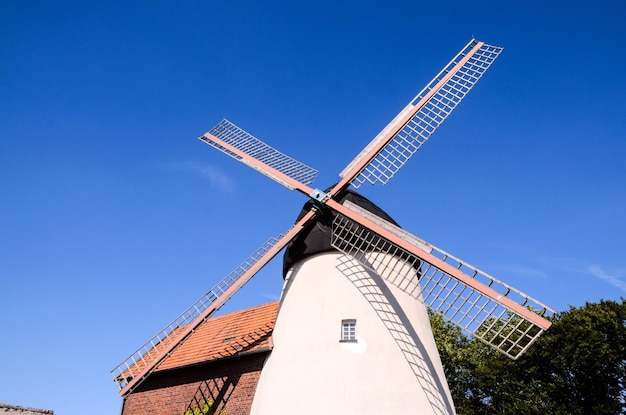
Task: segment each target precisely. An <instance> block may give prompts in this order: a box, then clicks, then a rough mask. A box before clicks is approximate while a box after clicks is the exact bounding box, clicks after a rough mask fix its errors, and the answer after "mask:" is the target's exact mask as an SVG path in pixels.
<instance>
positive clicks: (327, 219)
mask: <svg viewBox="0 0 626 415" xmlns="http://www.w3.org/2000/svg"><path fill="white" fill-rule="evenodd" d="M329 190H330V189H328V190H327V192H328V191H329ZM335 200H336V201H337V202H338V203H343V202H344V201H346V200H348V201H350V202H352V203H354V204H356V205H358V206H360V207H362V208H363V209H366V210H368V211H369V212H371V213H373V214H374V215H376V216H378V217H380V218H382V219H384V220H386V221H388V222H391V223H393V224H394V225H396V226H399V225H398V224H397V223H396V221H394V220H393V219H392V218H391V216H389V215H388V214H387V213H386V212H385V211H384V210H382V209H381V208H379V207H378V206H376V205H375V204H374V203H373V202H372V201H370V200H369V199H367V198H366V197H364V196H362V195H360V194H359V193H357V192H355V191H353V190H349V189H346V190H344V191H343V192H341V193H340V194H339V195H338V196H337V197H336V198H335ZM313 207H314V202H313V201H311V200H310V201H308V202H306V203H305V204H304V206H303V207H302V211H300V214H299V215H298V218H297V219H296V222H297V221H298V220H300V219H301V218H302V217H303V216H304V215H306V214H307V213H308V212H309V211H311V209H312V208H313ZM335 215H336V213H335V212H334V211H333V210H331V209H328V208H322V209H320V210H319V211H318V216H317V219H316V220H315V221H314V222H313V223H312V224H311V225H309V226H308V227H307V228H306V229H304V230H303V231H302V232H300V233H299V234H298V236H297V237H296V238H295V239H294V240H293V241H291V242H290V243H289V245H287V249H286V250H285V254H284V256H283V278H285V276H286V275H287V272H288V271H289V269H290V268H291V267H293V266H294V264H296V263H297V262H299V261H302V260H304V259H305V258H307V257H310V256H312V255H316V254H320V253H323V252H332V251H337V250H336V249H335V248H333V246H332V245H331V242H330V238H331V232H332V230H331V225H332V222H333V219H334V218H335Z"/></svg>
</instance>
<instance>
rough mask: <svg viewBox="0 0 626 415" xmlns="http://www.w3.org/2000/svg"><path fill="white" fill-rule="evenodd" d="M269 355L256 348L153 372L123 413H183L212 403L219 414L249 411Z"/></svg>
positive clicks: (239, 414) (237, 414) (244, 414)
mask: <svg viewBox="0 0 626 415" xmlns="http://www.w3.org/2000/svg"><path fill="white" fill-rule="evenodd" d="M266 357H267V351H265V352H256V353H251V354H247V355H243V356H237V357H233V358H228V359H223V360H219V361H213V362H209V363H205V364H200V365H194V366H190V367H187V368H179V369H172V370H167V371H162V372H156V373H153V374H152V375H150V377H148V379H146V380H145V381H144V382H143V383H142V384H141V385H140V386H139V387H138V388H137V389H136V390H134V391H133V392H132V393H131V394H129V395H128V396H126V398H125V399H124V405H123V409H122V415H151V414H158V415H183V414H184V413H185V411H186V410H187V409H192V410H193V409H194V408H202V406H203V405H204V404H211V403H212V405H213V408H214V409H217V410H216V411H215V414H220V413H223V414H225V415H247V414H249V413H250V407H251V406H252V399H253V398H254V392H255V391H256V385H257V383H258V381H259V376H260V375H261V369H262V367H263V362H264V361H265V358H266ZM220 410H224V411H225V412H220Z"/></svg>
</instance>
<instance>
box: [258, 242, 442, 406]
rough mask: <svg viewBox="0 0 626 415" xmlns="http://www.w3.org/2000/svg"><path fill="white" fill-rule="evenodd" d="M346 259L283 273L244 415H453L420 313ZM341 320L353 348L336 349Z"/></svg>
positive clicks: (314, 261) (326, 259) (325, 259)
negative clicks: (264, 355)
mask: <svg viewBox="0 0 626 415" xmlns="http://www.w3.org/2000/svg"><path fill="white" fill-rule="evenodd" d="M347 258H348V257H346V256H344V255H341V254H339V253H324V254H320V255H316V256H313V257H310V258H307V259H306V260H305V261H302V262H300V263H298V264H296V265H295V266H294V268H293V269H292V272H291V273H290V275H289V276H288V279H287V281H286V283H285V289H284V290H283V298H282V303H281V308H280V310H279V313H278V318H277V321H276V326H275V328H274V334H273V340H274V350H273V351H272V353H271V355H270V356H269V358H268V360H267V362H266V364H265V366H264V368H263V372H262V373H261V379H260V381H259V384H258V387H257V391H256V395H255V399H254V403H253V406H252V411H251V414H253V415H280V414H300V415H306V414H316V415H317V414H320V413H325V412H329V411H332V412H333V413H338V414H355V415H356V414H358V415H367V414H380V413H392V414H394V415H398V414H438V415H441V414H451V413H454V406H453V404H452V399H451V397H450V392H449V390H448V386H447V384H446V382H445V377H444V374H443V368H442V367H441V361H440V359H439V355H438V353H437V349H436V346H435V343H434V339H433V336H432V332H431V329H430V323H429V321H428V315H427V312H426V308H425V306H424V305H423V304H422V303H421V302H419V301H418V300H416V299H415V298H412V297H410V296H409V295H407V294H405V293H404V292H403V291H402V290H400V289H399V288H397V287H395V286H394V285H392V284H389V283H386V282H385V281H384V280H383V279H382V278H380V277H378V276H377V275H376V274H374V273H371V272H368V271H365V269H364V268H363V267H362V266H360V265H356V264H355V263H351V262H346V259H347ZM409 271H411V272H413V270H409ZM345 319H356V321H357V342H340V337H341V322H342V320H345Z"/></svg>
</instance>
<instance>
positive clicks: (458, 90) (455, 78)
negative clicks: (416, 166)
mask: <svg viewBox="0 0 626 415" xmlns="http://www.w3.org/2000/svg"><path fill="white" fill-rule="evenodd" d="M502 50H503V48H501V47H498V46H491V45H487V44H485V43H483V42H479V41H477V40H475V39H472V40H471V41H470V42H469V43H468V44H467V45H466V46H465V47H464V48H463V49H462V50H461V51H460V52H459V53H458V54H457V55H456V56H455V57H454V58H453V59H452V60H451V61H450V63H448V64H447V65H446V66H445V67H444V68H443V70H442V71H441V72H439V74H437V76H435V78H434V79H433V80H432V81H430V83H429V84H428V85H426V87H425V88H424V89H423V90H422V91H421V92H420V93H419V94H417V96H416V97H415V98H413V100H411V102H410V103H409V104H408V105H407V106H406V107H405V108H404V109H403V110H402V111H401V112H400V113H399V114H398V115H397V116H396V117H395V118H394V119H393V120H392V121H391V123H389V124H388V125H387V126H386V127H385V128H384V129H383V130H382V131H381V132H380V133H379V134H378V135H377V136H376V137H375V138H374V139H373V140H372V141H371V142H370V144H369V145H368V146H367V147H365V149H363V151H362V152H361V153H360V154H359V155H358V156H357V157H356V158H355V159H354V160H353V161H352V162H351V163H350V164H349V165H348V166H347V167H346V168H345V169H344V170H343V172H341V174H340V177H342V178H344V181H347V182H349V183H350V184H352V186H353V187H355V188H359V187H360V186H361V185H362V184H363V183H365V182H369V183H371V184H376V183H381V184H386V183H387V181H389V179H391V178H392V177H393V176H394V175H395V174H396V172H397V171H398V170H399V169H400V168H401V167H402V166H403V165H404V164H405V163H406V162H407V161H408V160H409V158H411V156H413V154H415V153H416V152H417V150H419V149H420V147H421V146H422V145H423V144H424V143H425V142H426V141H427V140H428V139H429V137H430V136H431V135H432V133H433V132H435V130H436V129H437V128H438V127H439V126H440V125H441V123H443V121H444V120H445V119H446V118H447V117H448V116H449V115H450V113H451V112H452V111H453V110H454V109H455V108H456V106H457V105H458V104H459V103H460V102H461V100H463V98H465V96H466V95H467V94H468V92H469V91H470V90H471V89H472V87H473V86H474V85H475V84H476V83H477V82H478V80H479V79H480V78H481V77H482V76H483V75H484V73H485V72H486V71H487V69H489V67H490V66H491V64H492V63H493V62H494V61H495V60H496V58H497V57H498V56H499V55H500V53H501V52H502Z"/></svg>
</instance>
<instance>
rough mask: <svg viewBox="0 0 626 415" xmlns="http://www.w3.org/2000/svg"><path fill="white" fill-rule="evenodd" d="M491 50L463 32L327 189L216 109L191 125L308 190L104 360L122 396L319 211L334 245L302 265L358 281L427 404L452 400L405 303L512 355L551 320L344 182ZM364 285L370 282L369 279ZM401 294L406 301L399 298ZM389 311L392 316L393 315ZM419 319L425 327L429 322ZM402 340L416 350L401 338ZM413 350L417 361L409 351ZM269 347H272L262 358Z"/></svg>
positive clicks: (436, 116)
mask: <svg viewBox="0 0 626 415" xmlns="http://www.w3.org/2000/svg"><path fill="white" fill-rule="evenodd" d="M501 52H502V48H501V47H497V46H491V45H488V44H485V43H484V42H480V41H477V40H475V39H472V40H471V41H470V42H469V43H468V44H467V45H466V46H465V47H464V48H463V49H461V51H460V52H459V53H458V54H457V55H456V56H455V57H454V58H453V59H452V60H451V61H450V62H449V63H448V64H447V65H446V66H445V67H444V68H443V69H442V70H441V72H439V74H437V76H435V78H434V79H433V80H432V81H431V82H430V83H429V84H428V85H427V86H426V87H425V88H424V89H423V90H422V91H421V92H420V93H419V94H418V95H417V96H416V97H415V98H414V99H412V100H411V101H410V102H409V104H408V105H407V106H406V107H405V108H404V109H403V110H402V111H401V112H400V113H399V114H398V115H397V116H396V117H395V118H394V119H393V120H392V121H391V122H390V123H389V124H388V125H387V126H386V127H385V128H384V129H383V130H382V131H381V132H380V133H379V134H378V135H377V136H376V137H375V138H374V139H373V140H372V141H371V142H370V143H369V144H368V145H367V146H366V147H365V149H363V151H362V152H361V153H360V154H359V155H358V156H357V157H356V158H355V159H354V160H353V161H352V162H351V163H350V164H349V165H348V166H347V167H346V168H345V169H344V171H343V172H341V174H340V178H341V179H340V180H339V182H338V183H336V184H334V185H333V186H331V187H329V188H328V189H326V190H320V189H317V188H312V187H310V185H311V183H312V182H313V181H314V179H315V177H316V175H317V173H318V172H317V170H315V169H313V168H311V167H309V166H307V165H305V164H303V163H301V162H299V161H297V160H294V159H292V158H291V157H289V156H287V155H285V154H283V153H281V152H279V151H278V150H276V149H274V148H272V147H270V146H269V145H267V144H265V143H264V142H262V141H261V140H259V139H257V138H256V137H254V136H252V135H251V134H249V133H247V132H246V131H244V130H242V129H241V128H239V127H237V126H236V125H234V124H233V123H231V122H230V121H228V120H226V119H224V120H222V121H221V122H220V123H218V124H217V125H216V126H215V127H213V128H212V129H211V130H210V131H209V132H207V133H205V134H204V135H203V136H201V137H200V140H202V141H203V142H205V143H206V144H208V145H210V146H212V147H213V148H215V149H217V150H219V151H221V152H223V153H225V154H227V155H229V156H231V157H232V158H234V159H236V160H237V161H240V162H242V163H244V164H246V165H247V166H249V167H251V168H253V169H255V170H257V171H258V172H260V173H262V174H264V175H265V176H267V177H269V178H271V179H273V180H275V181H276V182H278V183H280V184H282V185H283V186H285V187H287V188H288V189H290V190H295V191H298V192H300V193H302V194H304V195H305V196H307V197H308V198H309V202H308V203H307V204H306V205H305V209H304V210H303V212H302V213H301V215H300V216H299V217H298V219H297V221H296V223H295V224H294V225H293V226H292V227H291V228H290V229H289V230H288V231H287V232H285V233H284V234H281V235H279V236H276V237H272V238H270V239H269V240H268V241H267V242H265V243H264V244H263V245H262V246H261V247H260V248H259V249H258V250H257V251H256V252H255V253H253V254H252V255H251V256H250V257H249V258H248V259H247V260H245V261H244V262H243V263H242V264H241V265H239V266H238V267H237V268H236V269H235V270H234V271H233V272H231V273H230V274H229V275H228V276H226V277H225V278H224V279H223V280H222V281H221V282H220V283H218V284H217V285H216V286H215V287H214V288H212V289H211V290H210V291H209V292H208V293H206V294H205V295H204V296H202V297H201V298H200V299H199V300H198V301H197V302H196V303H194V304H193V305H192V306H191V307H189V308H188V309H187V310H185V311H184V312H183V313H182V314H181V315H179V316H178V317H177V318H176V319H175V320H174V321H173V322H172V323H170V324H169V325H168V326H167V327H166V328H165V329H163V330H162V331H161V332H159V333H158V334H157V335H156V336H154V337H153V338H152V339H150V340H149V341H148V342H147V343H145V344H144V345H143V346H142V347H141V348H139V349H138V350H137V351H136V352H135V353H133V354H132V355H131V356H130V357H129V358H128V359H126V360H125V361H124V362H122V363H121V364H120V365H119V366H117V367H116V368H115V369H114V370H113V371H112V375H113V378H114V380H115V382H116V383H117V385H118V388H119V390H120V394H121V395H122V396H124V395H126V394H128V393H130V392H131V391H133V390H134V389H135V388H136V387H137V386H138V385H139V384H141V382H142V381H143V380H145V379H146V378H147V377H148V376H149V375H150V374H151V373H152V372H153V371H154V370H155V368H157V367H158V365H159V363H160V362H162V361H163V360H164V359H165V358H166V357H167V356H169V355H170V354H171V353H172V352H173V351H174V350H175V349H176V348H177V347H178V346H179V345H180V344H181V343H182V342H184V340H185V339H186V338H187V337H188V336H190V335H191V334H192V333H193V332H194V330H195V329H196V328H197V327H198V326H199V325H200V324H202V323H203V322H204V321H205V320H207V319H208V318H210V317H211V315H213V314H214V313H215V312H216V311H217V310H218V309H219V308H220V307H221V306H222V305H223V304H224V303H225V302H226V301H228V299H230V298H231V297H232V296H233V295H234V294H235V293H236V292H237V291H238V290H239V289H240V288H241V287H242V286H243V285H244V284H245V283H246V282H247V281H249V280H250V279H251V278H252V277H253V276H254V275H255V274H256V273H257V272H259V271H260V270H261V269H262V268H263V267H264V266H265V265H266V264H268V263H269V262H270V261H271V260H272V259H273V258H274V257H275V256H276V255H277V254H279V253H280V252H281V251H282V250H283V249H284V248H287V254H289V252H290V250H291V251H294V250H296V248H295V245H296V244H297V242H298V241H299V240H301V239H302V238H303V237H304V235H306V234H307V232H309V231H310V230H311V229H312V228H313V227H314V226H317V224H319V223H322V222H323V225H324V226H326V227H327V228H328V234H329V243H330V245H331V247H332V249H333V250H334V253H333V254H332V255H333V258H332V263H330V264H321V263H314V265H310V267H319V266H327V267H329V268H332V269H334V270H337V272H339V274H341V275H343V276H345V277H347V279H348V280H349V281H350V282H351V284H352V285H353V286H354V287H357V291H360V294H359V295H360V296H361V297H362V298H364V299H365V300H366V302H368V303H369V304H370V305H371V307H372V309H373V310H374V314H376V315H377V316H378V317H379V319H380V320H381V321H382V325H383V326H385V327H386V329H387V330H388V331H389V332H390V333H391V334H392V336H391V337H392V338H393V339H392V340H393V342H395V344H396V345H397V346H399V347H400V349H401V350H402V352H401V353H400V354H401V355H402V356H403V359H404V360H406V361H407V362H408V363H409V366H411V368H412V369H411V371H412V374H413V376H414V377H415V379H416V382H417V384H418V385H419V386H420V387H422V388H423V389H424V390H426V393H425V400H426V401H428V402H427V403H428V405H430V406H431V407H432V408H433V410H432V411H431V412H432V413H452V412H454V409H453V406H452V404H451V403H450V402H449V392H448V391H447V385H443V386H442V385H441V379H440V378H441V372H442V370H441V369H440V368H439V367H437V361H438V356H434V357H433V353H434V354H436V351H434V352H433V351H432V344H433V342H432V341H430V340H428V341H426V343H429V345H428V344H427V345H426V346H424V347H422V348H421V349H420V347H418V346H419V345H416V344H414V343H416V342H421V340H420V339H419V338H418V337H420V336H423V335H424V333H423V331H424V330H422V329H416V328H415V326H423V325H424V324H425V323H424V319H425V318H427V317H425V316H426V314H425V311H419V310H418V311H417V312H418V313H421V316H420V317H419V318H417V320H415V321H414V317H413V316H412V315H411V314H410V313H411V310H415V307H416V306H415V304H419V305H420V306H419V307H421V308H422V309H423V310H425V309H426V308H425V307H424V305H425V306H426V307H428V308H429V309H430V310H431V311H433V312H435V313H439V314H441V315H442V316H443V317H444V318H445V319H447V320H448V321H450V322H452V323H454V324H455V325H457V326H459V327H460V328H461V329H462V330H464V331H465V332H466V333H468V334H470V335H472V336H474V337H475V338H477V339H479V340H480V341H482V342H484V343H485V344H487V345H489V346H491V347H493V348H494V349H496V350H498V351H499V352H501V353H503V354H504V355H506V356H508V357H510V358H512V359H517V358H518V357H519V356H520V355H522V354H523V353H524V352H525V351H526V350H527V349H528V347H530V345H531V344H532V343H533V342H535V341H536V340H537V338H538V337H539V336H540V335H541V334H542V333H543V331H545V330H546V329H548V328H549V327H550V325H551V323H550V317H551V316H552V315H553V314H554V311H553V310H552V309H550V308H549V307H547V306H545V305H544V304H542V303H540V302H539V301H537V300H535V299H533V298H531V297H529V296H528V295H526V294H524V293H522V292H520V291H519V290H516V289H515V288H513V287H510V286H508V285H507V284H505V283H504V282H501V281H499V280H497V279H496V278H494V277H492V276H491V275H489V274H487V273H485V272H483V271H481V270H479V269H477V268H475V267H473V266H471V265H470V264H468V263H466V262H464V261H462V260H460V259H458V258H456V257H454V256H452V255H450V254H448V253H447V252H445V251H443V250H441V249H439V248H437V247H435V246H433V245H431V244H429V243H428V242H426V241H423V240H421V239H420V238H418V237H416V236H414V235H411V234H409V233H408V232H406V231H404V230H402V229H401V228H399V227H398V226H397V225H396V224H395V223H394V222H393V220H391V218H390V217H387V216H385V215H384V214H380V212H377V210H376V208H375V205H374V207H373V208H372V206H369V207H368V204H369V203H371V202H369V201H367V200H366V203H365V204H363V203H353V202H354V198H356V199H362V198H360V197H359V195H358V194H357V193H355V192H354V191H352V190H350V189H348V188H349V187H352V188H354V189H358V188H359V187H360V186H361V185H363V184H365V183H370V184H385V183H386V182H387V181H388V180H389V179H391V178H392V177H393V176H394V175H395V173H396V172H397V171H398V170H399V169H400V168H401V167H402V166H403V165H404V164H405V163H406V162H407V161H408V160H409V159H410V158H411V157H412V156H413V154H415V152H417V150H419V149H420V148H421V146H422V145H423V144H424V143H425V142H426V141H427V140H428V139H429V137H430V136H431V135H432V133H433V132H434V131H435V130H436V129H437V128H438V127H439V126H440V125H441V123H442V122H443V121H444V120H445V119H446V118H447V117H448V115H449V114H450V113H451V112H452V110H453V109H454V108H456V106H457V105H458V104H459V103H460V101H461V100H462V99H463V98H464V97H465V96H466V95H467V93H468V92H469V91H470V90H471V89H472V87H473V86H474V85H475V84H476V83H477V82H478V80H479V79H480V78H481V77H482V75H483V74H484V73H485V71H486V70H487V69H488V68H489V67H490V66H491V64H492V63H493V62H494V61H495V59H496V58H497V57H498V56H499V54H500V53H501ZM348 196H354V197H348ZM313 258H314V259H315V260H322V261H325V260H326V259H324V258H320V257H315V256H313ZM287 268H288V269H286V270H285V271H286V274H287V282H286V285H285V289H284V290H283V301H284V303H283V304H281V307H282V308H281V311H280V312H279V316H278V320H277V323H276V324H277V328H276V329H278V325H279V323H280V320H281V315H282V314H284V313H285V308H288V307H286V306H284V305H285V304H286V299H285V297H289V296H291V295H292V294H288V295H286V292H287V291H289V290H295V289H296V288H294V287H295V285H296V283H295V282H294V281H297V280H298V279H300V278H301V277H299V276H298V277H296V278H295V280H294V279H293V275H294V273H298V272H301V269H302V268H305V265H302V266H301V267H299V268H298V267H297V266H295V265H294V263H289V264H288V266H287ZM294 269H295V270H294ZM381 281H382V283H381ZM368 284H369V285H368ZM374 286H376V287H377V288H376V287H374ZM372 287H374V288H376V289H377V290H378V291H376V290H374V291H372V290H371V288H372ZM299 289H300V288H299ZM407 302H411V303H410V304H409V305H405V304H408V303H407ZM296 303H297V302H296ZM283 306H284V307H283ZM419 307H418V308H419ZM389 309H391V310H392V312H389ZM296 313H297V311H296ZM390 314H393V316H392V317H393V318H396V319H397V320H396V321H393V318H392V317H389V315H390ZM394 316H395V317H394ZM354 323H355V322H354V321H352V320H350V319H347V320H345V321H342V331H343V330H345V333H342V334H346V335H347V336H348V337H347V339H348V343H349V340H354V339H355V338H354V330H355V327H354ZM426 327H427V329H429V326H428V324H427V323H426ZM426 331H427V330H426ZM418 332H419V333H418ZM407 333H408V334H407ZM351 336H352V337H351ZM407 337H408V338H409V339H408V340H407ZM430 337H432V334H430ZM411 339H412V340H411ZM405 343H406V344H405ZM409 343H411V344H410V345H409V346H411V347H413V348H414V349H415V350H416V351H411V350H409V349H407V347H405V346H406V345H407V344H409ZM356 347H360V346H356ZM277 348H278V345H277ZM418 349H420V350H418ZM420 353H422V354H423V356H422V357H423V358H424V362H422V363H419V362H417V363H416V362H412V359H414V357H415V356H417V355H419V354H420ZM273 356H274V352H273V353H272V355H271V356H270V360H271V359H273V358H274V357H273ZM277 359H278V358H277ZM433 361H434V363H433ZM269 363H271V362H268V364H269ZM438 365H439V366H440V362H439V363H438ZM271 370H274V371H275V372H276V373H280V371H281V369H280V368H279V369H276V365H274V369H271V365H270V368H268V371H271ZM265 372H266V369H265V368H264V369H263V374H262V379H261V384H260V385H259V391H258V392H257V395H258V394H259V393H261V394H263V393H268V392H267V391H268V390H270V389H272V388H271V386H270V385H271V382H270V383H268V382H267V381H266V382H265V384H264V383H263V376H265ZM434 372H436V373H434ZM433 373H434V374H433ZM383 376H385V375H383ZM265 377H266V378H267V376H265ZM444 382H445V381H444ZM425 383H426V384H425ZM429 384H432V385H434V387H433V388H431V389H433V390H430V389H429V388H430V386H429ZM270 395H271V393H270ZM257 398H258V396H257V397H255V405H256V401H257V400H258V401H263V400H264V399H271V398H263V397H261V398H258V399H257ZM261 404H262V403H261ZM253 409H254V408H253ZM259 411H262V410H257V412H259ZM253 412H254V410H253ZM340 412H341V411H340ZM276 413H279V412H276Z"/></svg>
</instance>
